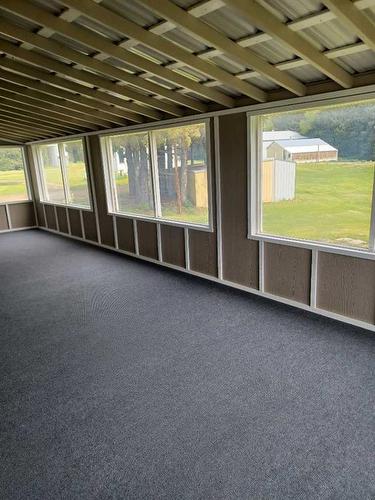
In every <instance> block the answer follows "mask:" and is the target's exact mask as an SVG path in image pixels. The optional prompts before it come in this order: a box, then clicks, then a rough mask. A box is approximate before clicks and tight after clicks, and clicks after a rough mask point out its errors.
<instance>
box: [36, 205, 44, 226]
mask: <svg viewBox="0 0 375 500" xmlns="http://www.w3.org/2000/svg"><path fill="white" fill-rule="evenodd" d="M35 208H36V216H37V218H38V220H37V222H38V226H41V227H46V226H47V223H46V219H45V217H44V210H43V205H42V204H41V203H40V202H38V201H36V202H35Z"/></svg>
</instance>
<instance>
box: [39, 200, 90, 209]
mask: <svg viewBox="0 0 375 500" xmlns="http://www.w3.org/2000/svg"><path fill="white" fill-rule="evenodd" d="M40 203H42V204H43V205H50V206H52V207H64V208H75V209H76V210H84V211H85V212H92V208H91V207H85V206H83V205H67V204H66V203H52V202H51V201H43V200H40Z"/></svg>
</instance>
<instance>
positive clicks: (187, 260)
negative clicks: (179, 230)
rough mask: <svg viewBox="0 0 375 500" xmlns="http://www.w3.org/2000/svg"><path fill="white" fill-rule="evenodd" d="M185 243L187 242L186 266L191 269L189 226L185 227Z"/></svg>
mask: <svg viewBox="0 0 375 500" xmlns="http://www.w3.org/2000/svg"><path fill="white" fill-rule="evenodd" d="M184 243H185V267H186V269H187V270H188V271H190V235H189V228H187V227H184Z"/></svg>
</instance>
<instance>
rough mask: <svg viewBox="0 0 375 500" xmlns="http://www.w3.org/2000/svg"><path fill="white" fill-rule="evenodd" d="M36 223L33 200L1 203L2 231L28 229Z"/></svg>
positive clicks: (0, 229) (0, 227)
mask: <svg viewBox="0 0 375 500" xmlns="http://www.w3.org/2000/svg"><path fill="white" fill-rule="evenodd" d="M36 225H37V223H36V217H35V210H34V203H33V202H32V201H20V202H12V203H0V232H4V231H16V230H20V229H28V228H31V227H35V226H36Z"/></svg>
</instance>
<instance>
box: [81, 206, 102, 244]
mask: <svg viewBox="0 0 375 500" xmlns="http://www.w3.org/2000/svg"><path fill="white" fill-rule="evenodd" d="M82 218H83V226H84V228H85V239H86V240H90V241H95V242H96V243H97V242H98V232H97V229H96V217H95V213H94V212H89V211H87V210H83V211H82Z"/></svg>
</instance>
